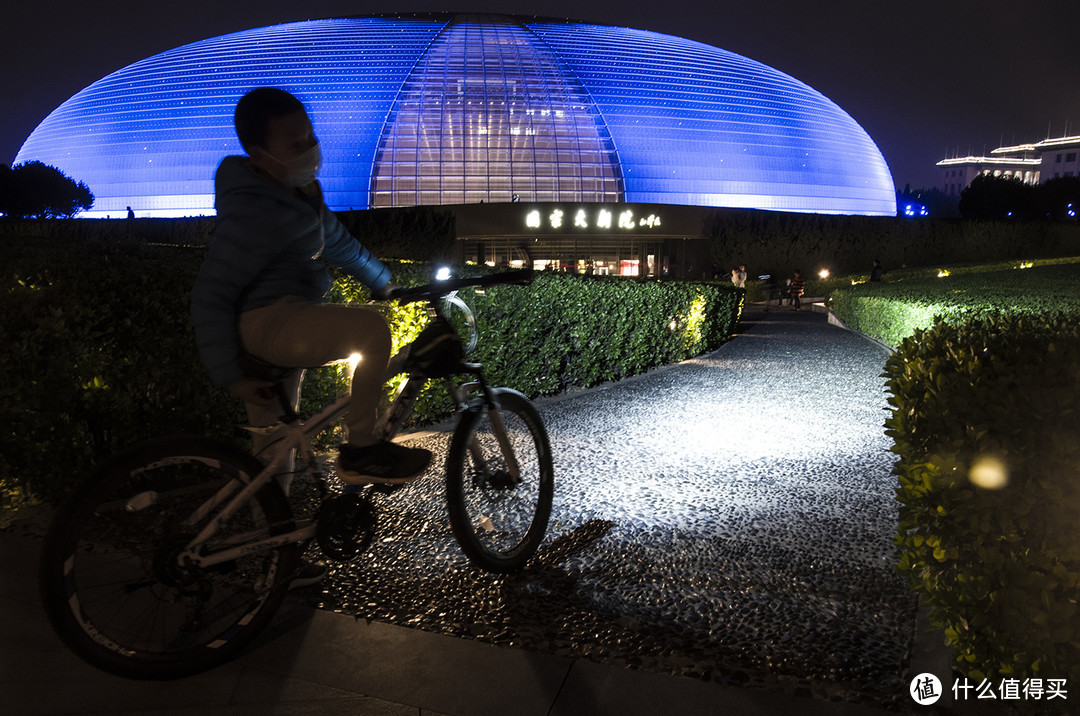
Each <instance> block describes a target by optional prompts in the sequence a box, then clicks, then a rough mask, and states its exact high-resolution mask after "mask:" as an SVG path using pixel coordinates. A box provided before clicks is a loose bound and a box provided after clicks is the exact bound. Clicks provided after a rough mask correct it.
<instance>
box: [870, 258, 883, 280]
mask: <svg viewBox="0 0 1080 716" xmlns="http://www.w3.org/2000/svg"><path fill="white" fill-rule="evenodd" d="M884 275H885V269H884V268H882V266H881V262H880V261H878V260H877V259H874V268H872V269H870V280H871V281H880V280H881V278H882V276H884Z"/></svg>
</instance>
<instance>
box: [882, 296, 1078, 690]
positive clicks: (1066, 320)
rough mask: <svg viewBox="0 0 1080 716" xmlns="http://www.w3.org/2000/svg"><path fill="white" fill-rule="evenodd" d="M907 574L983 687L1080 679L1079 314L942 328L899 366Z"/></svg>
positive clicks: (892, 382)
mask: <svg viewBox="0 0 1080 716" xmlns="http://www.w3.org/2000/svg"><path fill="white" fill-rule="evenodd" d="M885 375H886V377H887V379H888V389H889V391H890V392H891V394H892V397H891V398H890V403H891V404H892V406H893V410H892V414H891V416H890V417H889V418H888V419H887V420H886V428H887V433H888V434H889V435H890V436H892V438H893V440H894V442H895V445H894V447H893V448H892V450H893V451H894V452H895V453H897V454H898V455H899V460H898V462H897V463H896V466H895V472H896V474H897V475H898V476H899V489H898V498H899V500H900V503H901V508H900V522H899V533H898V537H897V539H896V543H897V545H898V547H899V551H900V561H899V567H898V568H899V571H900V572H901V573H902V574H904V575H906V576H907V578H908V580H909V582H910V584H911V586H912V588H913V589H915V590H916V591H918V592H920V593H921V594H922V595H923V596H924V598H925V602H926V604H928V605H929V608H930V618H931V621H932V623H933V624H934V625H935V626H937V627H939V628H942V629H944V631H945V635H946V639H947V642H948V643H949V644H950V645H951V647H952V650H953V655H954V658H955V663H956V666H957V668H958V669H959V670H960V671H961V672H963V673H965V674H967V675H969V676H971V677H973V678H975V679H982V678H989V679H991V681H993V682H994V683H997V680H999V679H1000V678H1005V677H1010V678H1026V677H1046V678H1069V677H1076V676H1077V675H1080V611H1078V607H1077V600H1078V598H1080V527H1078V524H1080V523H1078V519H1077V516H1078V515H1080V420H1077V408H1078V400H1077V397H1078V395H1077V394H1078V386H1080V327H1078V325H1077V321H1076V314H1075V313H1073V314H1029V313H1014V314H1010V315H1003V314H999V315H981V316H978V317H975V318H971V319H970V320H967V321H965V322H963V323H960V324H958V325H953V324H950V323H947V322H945V321H944V320H940V319H939V320H937V321H935V322H934V323H933V325H932V326H931V327H930V328H929V329H925V330H922V329H920V330H917V331H915V332H914V334H913V335H911V336H910V337H908V338H906V339H905V340H903V341H902V342H901V343H900V346H899V349H898V350H897V352H896V353H894V354H893V355H892V356H891V357H890V358H889V359H888V361H887V363H886V366H885Z"/></svg>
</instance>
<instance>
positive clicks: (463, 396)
mask: <svg viewBox="0 0 1080 716" xmlns="http://www.w3.org/2000/svg"><path fill="white" fill-rule="evenodd" d="M460 368H461V370H462V372H468V373H474V374H475V375H476V376H477V381H476V382H473V383H467V384H464V385H458V383H457V382H456V381H455V380H454V379H453V378H446V379H445V383H446V386H447V389H448V391H449V392H450V396H451V399H452V400H453V401H454V405H455V406H456V412H460V411H461V410H464V409H465V408H466V407H467V406H468V402H467V399H468V394H469V391H470V390H472V389H475V388H479V389H480V390H481V393H482V394H483V396H484V401H485V403H486V405H487V408H488V411H489V413H488V414H489V417H490V419H491V423H492V428H493V429H494V433H495V436H496V440H497V442H498V443H499V448H500V450H501V452H502V455H503V459H504V460H505V462H506V468H507V471H508V473H509V474H510V477H511V478H512V479H514V480H515V481H516V480H520V479H521V469H520V466H519V465H518V461H517V457H516V456H515V454H514V451H513V448H512V447H511V445H510V441H509V439H508V437H507V435H506V427H505V426H504V424H503V422H502V415H501V413H500V408H499V404H498V400H497V399H496V397H495V395H494V393H493V392H492V391H491V389H490V387H489V386H488V385H487V382H486V381H485V380H484V379H483V376H482V374H481V368H480V366H479V365H478V364H463V365H461V366H460ZM427 382H428V379H427V378H424V377H422V376H412V375H411V376H409V377H408V379H407V380H406V381H405V383H404V384H403V385H402V386H401V389H400V390H399V392H398V394H397V396H396V397H395V398H394V401H393V403H392V404H391V406H390V409H389V410H388V411H387V412H386V413H385V414H384V415H383V417H382V418H381V419H380V421H379V426H378V431H377V432H378V434H380V435H382V436H383V438H385V439H387V440H389V439H392V438H393V437H394V436H395V435H397V433H398V431H399V430H400V429H401V428H402V426H403V425H404V424H405V421H406V420H408V417H409V415H410V414H411V412H412V409H413V406H414V405H415V404H416V399H417V397H418V396H419V395H420V391H421V389H422V388H423V387H424V385H425V384H426V383H427ZM348 404H349V396H348V395H345V396H342V397H341V398H338V399H337V400H335V401H334V402H333V403H331V404H330V405H328V406H326V407H325V408H323V409H322V410H320V411H319V412H318V413H316V414H315V415H313V416H312V417H311V418H309V419H308V420H307V421H301V420H295V421H292V422H288V423H283V424H281V425H277V426H274V427H273V428H272V429H270V430H269V432H268V434H269V436H270V437H271V438H273V437H277V439H276V440H274V441H273V442H272V443H271V446H270V450H271V452H270V461H269V463H267V465H266V467H265V468H263V470H262V471H260V472H259V474H258V475H256V476H255V477H254V478H252V480H251V482H250V483H248V484H247V485H246V486H245V487H244V488H243V489H242V490H240V492H238V493H236V494H235V495H234V494H233V493H234V492H235V491H236V486H237V485H238V484H239V483H238V482H237V481H235V480H230V481H229V483H228V484H226V485H225V486H224V487H222V488H221V490H219V491H218V493H217V494H215V495H214V496H213V497H212V498H210V499H209V500H207V502H205V503H204V504H203V505H201V506H200V507H199V509H198V510H196V511H195V512H194V513H193V514H192V515H191V516H190V517H189V518H188V519H187V520H186V521H185V524H186V525H188V526H190V527H192V528H194V526H195V525H197V524H199V523H201V522H202V521H203V520H204V519H205V518H207V517H208V516H210V515H212V514H213V518H212V519H210V521H209V522H207V524H206V525H205V526H204V527H203V528H202V529H201V530H200V531H199V533H198V534H197V535H195V537H193V538H192V539H191V541H190V542H189V543H188V545H187V548H186V549H185V550H183V551H182V552H181V553H180V554H179V560H180V561H181V562H182V563H185V564H190V565H194V566H198V567H210V566H213V565H215V564H222V563H225V562H229V561H232V560H235V559H237V558H239V557H241V556H244V555H247V554H252V553H254V552H259V551H262V550H270V549H274V548H276V547H281V546H284V545H286V544H292V543H296V542H305V541H307V540H310V539H312V538H313V537H314V536H315V530H316V525H315V522H314V520H310V519H308V520H304V521H303V522H302V523H301V526H299V527H297V528H296V529H292V530H290V531H288V532H285V533H283V534H279V535H271V536H269V537H259V535H261V534H264V533H265V530H260V531H256V532H251V533H245V534H240V535H234V536H233V537H231V538H230V539H229V540H228V541H227V542H226V547H225V548H224V549H219V550H215V551H214V552H213V553H209V554H208V553H205V552H204V551H203V545H205V544H206V543H207V541H209V540H210V539H211V538H213V536H214V535H215V534H216V533H217V531H218V530H219V529H220V528H221V526H222V525H224V524H225V523H226V522H227V521H228V519H229V518H230V517H231V516H232V515H233V514H234V513H235V512H236V511H237V510H239V509H240V508H241V507H243V505H245V504H246V503H247V502H248V501H249V500H251V499H252V498H253V497H254V496H255V493H256V492H258V491H259V490H261V489H262V488H263V487H265V486H266V485H267V484H268V483H269V482H270V480H271V479H272V478H273V476H274V475H277V474H279V473H281V472H284V471H286V470H287V469H288V460H289V456H290V454H291V453H292V451H293V450H296V451H297V453H298V455H299V457H300V459H301V460H302V461H303V463H304V464H306V465H308V466H309V469H310V470H311V471H312V474H313V475H314V476H315V478H316V480H317V481H318V482H319V483H320V484H323V479H324V478H323V474H322V471H321V470H319V468H318V463H317V462H316V460H315V453H314V451H313V450H312V448H311V438H313V437H314V436H316V435H318V434H319V433H321V432H322V431H323V430H325V429H326V428H328V427H329V426H330V425H332V424H333V423H334V422H335V421H337V420H338V419H339V418H340V417H341V416H342V415H343V414H344V413H345V411H346V410H347V409H348ZM469 449H470V451H471V452H472V453H473V455H474V458H475V461H476V463H477V464H478V465H480V466H481V467H482V468H483V469H485V470H486V469H487V467H486V465H484V461H483V459H482V455H481V453H480V450H479V446H477V445H476V444H475V441H474V442H473V443H472V444H471V445H470V448H469ZM226 501H227V502H226ZM223 504H224V507H222V505H223ZM219 508H220V509H219ZM215 511H216V514H214V513H215ZM229 545H236V546H229Z"/></svg>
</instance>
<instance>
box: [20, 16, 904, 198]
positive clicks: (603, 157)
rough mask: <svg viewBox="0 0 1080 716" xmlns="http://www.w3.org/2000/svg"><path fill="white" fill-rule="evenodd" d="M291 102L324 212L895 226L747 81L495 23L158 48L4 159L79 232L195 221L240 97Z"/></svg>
mask: <svg viewBox="0 0 1080 716" xmlns="http://www.w3.org/2000/svg"><path fill="white" fill-rule="evenodd" d="M263 85H273V86H277V87H281V88H283V89H286V90H289V91H290V92H292V93H293V94H295V95H296V96H297V97H299V98H300V99H301V100H302V101H303V102H304V103H305V104H306V105H307V107H308V111H309V112H310V114H311V116H312V119H313V123H314V125H315V129H316V133H317V134H318V136H319V138H320V140H321V142H322V147H323V167H322V170H321V172H320V178H321V180H322V182H323V188H324V190H325V193H326V200H327V203H328V204H329V206H330V207H331V208H333V209H339V210H340V209H349V208H355V209H362V208H368V207H379V206H409V205H434V204H461V203H475V202H480V201H485V202H509V201H513V200H515V198H516V199H518V200H520V201H575V202H619V201H625V202H649V203H660V204H686V205H697V206H724V207H747V208H758V209H773V210H780V211H798V212H816V213H842V214H883V215H893V214H895V213H896V199H895V193H894V188H893V183H892V177H891V175H890V173H889V168H888V166H887V165H886V163H885V160H884V158H883V157H882V155H881V152H880V151H879V150H878V148H877V146H876V145H875V144H874V142H873V141H872V140H871V139H870V137H869V136H868V135H867V134H866V132H865V131H864V130H863V129H862V127H860V126H859V125H858V124H857V123H856V122H855V121H854V120H853V119H852V118H851V117H850V116H849V115H848V114H847V113H845V112H844V111H843V110H842V109H840V108H839V107H838V106H837V105H836V104H834V103H833V102H831V101H830V100H828V99H826V98H825V97H824V96H822V95H821V94H820V93H819V92H817V91H815V90H814V89H812V88H810V87H808V86H807V85H805V84H803V83H801V82H799V81H798V80H796V79H794V78H792V77H790V76H788V75H786V74H784V73H782V72H779V71H777V70H774V69H772V68H770V67H767V66H766V65H763V64H761V63H759V62H755V61H753V60H750V59H747V58H745V57H741V56H739V55H736V54H733V53H731V52H727V51H725V50H722V49H719V48H716V47H711V46H709V45H704V44H701V43H698V42H693V41H691V40H686V39H683V38H679V37H673V36H671V35H662V34H659V33H656V32H648V31H644V30H634V29H628V28H623V27H609V26H605V25H589V24H584V23H579V22H572V21H560V20H550V19H538V18H524V17H517V16H504V15H452V14H437V15H435V14H433V15H407V16H377V17H362V18H344V19H331V20H315V21H308V22H296V23H289V24H284V25H275V26H272V27H264V28H259V29H254V30H247V31H244V32H238V33H234V34H230V35H224V36H221V37H215V38H211V39H208V40H203V41H201V42H195V43H193V44H190V45H185V46H183V47H179V48H176V49H174V50H169V51H168V52H163V53H161V54H159V55H154V56H153V57H150V58H147V59H145V60H142V61H141V62H136V63H135V64H132V65H130V66H128V67H125V68H123V69H121V70H119V71H117V72H114V73H112V74H111V75H109V76H107V77H105V78H103V79H101V80H98V81H97V82H95V83H93V84H92V85H90V86H89V87H87V88H86V89H84V90H82V91H81V92H79V93H78V94H76V95H75V96H73V97H72V98H71V99H69V100H67V101H66V102H64V103H63V104H62V105H60V107H58V108H57V109H56V110H55V111H54V112H53V113H52V114H50V115H49V116H48V117H47V118H46V119H45V120H44V121H43V122H42V123H41V124H40V125H39V126H38V127H37V129H35V130H34V132H33V133H32V134H31V135H30V137H29V138H28V139H27V140H26V143H25V144H23V146H22V148H21V150H20V151H19V154H18V156H17V157H16V158H15V162H16V163H19V162H23V161H29V160H38V161H41V162H44V163H46V164H50V165H52V166H55V167H57V168H59V169H61V170H62V171H63V172H65V173H66V174H67V175H68V176H71V177H73V178H75V179H76V180H79V181H84V182H86V183H87V184H88V185H89V186H90V189H91V190H92V191H93V192H94V195H95V196H96V197H97V200H96V202H95V204H94V208H93V210H92V211H91V212H87V213H86V214H84V215H87V216H104V215H112V216H120V215H123V214H124V213H125V212H126V207H128V206H131V207H132V208H133V209H134V210H135V211H136V212H137V213H138V214H139V215H140V216H176V215H196V214H212V213H213V201H214V199H213V174H214V170H215V169H216V167H217V165H218V162H219V161H220V160H221V158H222V157H223V156H226V155H228V154H238V153H241V151H242V150H241V148H240V144H239V142H238V141H237V139H236V135H235V131H234V129H233V125H232V112H233V108H234V107H235V105H236V102H237V100H238V99H240V97H241V96H242V95H243V94H244V93H245V92H247V91H248V90H250V89H252V88H253V87H258V86H263Z"/></svg>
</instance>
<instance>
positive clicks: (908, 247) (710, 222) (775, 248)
mask: <svg viewBox="0 0 1080 716" xmlns="http://www.w3.org/2000/svg"><path fill="white" fill-rule="evenodd" d="M704 234H705V236H707V237H709V241H710V251H711V254H712V261H713V263H714V264H716V265H717V266H718V267H719V268H720V270H721V273H723V274H727V273H728V272H730V271H731V269H732V268H734V267H735V266H737V265H739V264H745V265H746V268H747V270H748V271H749V272H750V276H751V277H752V278H753V277H757V276H759V275H761V274H766V273H768V274H772V275H773V276H777V277H781V278H784V277H789V276H791V274H792V272H794V271H795V269H801V270H802V272H803V276H805V277H807V278H813V277H814V276H816V275H817V273H818V271H819V270H820V269H823V268H826V269H829V270H830V272H831V273H832V275H834V276H839V275H845V274H857V273H868V272H869V271H870V269H871V267H872V265H873V261H874V259H880V260H881V262H882V265H883V266H884V267H885V268H886V269H887V270H890V269H899V268H902V267H914V266H933V265H938V266H941V265H945V264H950V263H958V262H969V261H972V260H981V261H1010V260H1018V261H1019V260H1031V259H1043V258H1054V257H1058V256H1076V255H1078V254H1080V223H1078V222H1076V221H1012V220H1010V221H965V220H960V219H956V220H952V219H906V218H898V217H891V216H833V215H824V214H795V213H789V212H776V211H754V210H747V209H717V210H716V211H715V212H714V213H713V214H712V215H711V216H710V217H709V218H708V219H707V220H706V223H705V227H704ZM808 295H813V294H808ZM818 295H820V294H818Z"/></svg>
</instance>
